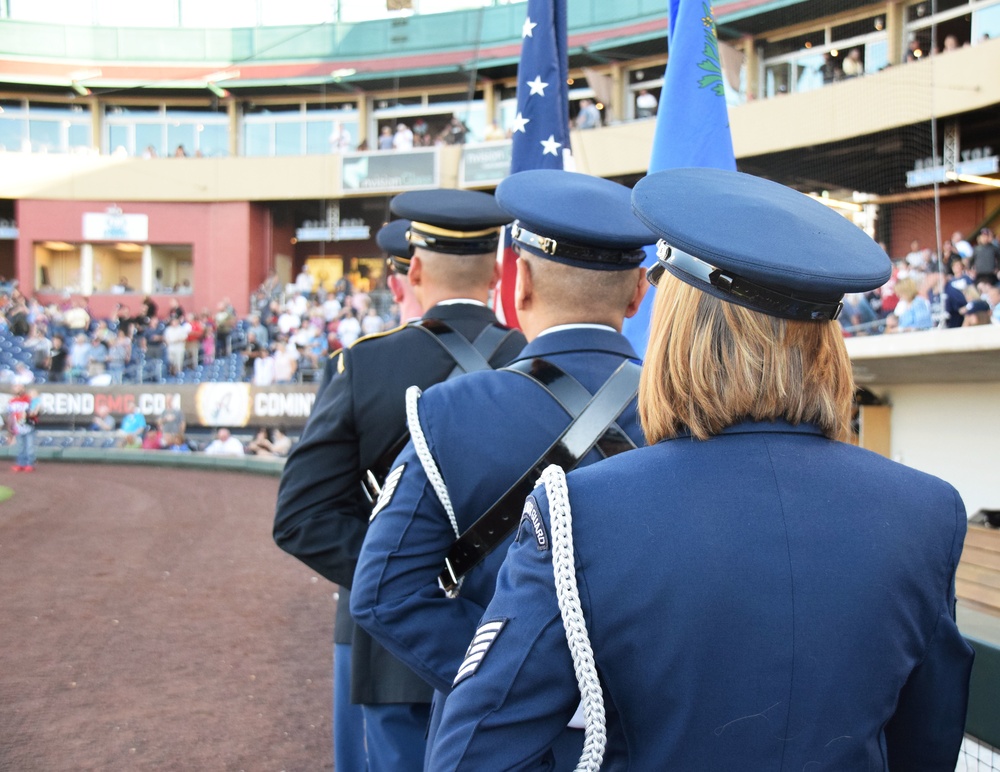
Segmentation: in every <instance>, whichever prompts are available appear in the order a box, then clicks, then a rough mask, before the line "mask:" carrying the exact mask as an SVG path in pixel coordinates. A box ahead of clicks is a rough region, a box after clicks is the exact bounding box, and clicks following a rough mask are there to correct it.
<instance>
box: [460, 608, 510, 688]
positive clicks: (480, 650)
mask: <svg viewBox="0 0 1000 772" xmlns="http://www.w3.org/2000/svg"><path fill="white" fill-rule="evenodd" d="M505 624H507V620H506V619H497V620H495V621H493V622H484V623H483V624H481V625H480V626H479V629H478V630H476V634H475V635H474V636H473V638H472V643H470V644H469V650H468V651H466V652H465V660H464V661H463V662H462V666H461V667H460V668H459V669H458V674H457V675H456V676H455V681H454V683H452V687H455V686H458V684H459V683H460V682H461V681H464V680H465V679H466V678H468V677H469V676H471V675H472V674H474V673H475V672H476V671H477V670H478V669H479V665H480V664H482V661H483V658H484V657H485V656H486V652H488V651H489V650H490V646H492V645H493V641H495V640H496V639H497V636H498V635H500V631H501V630H503V627H504V625H505Z"/></svg>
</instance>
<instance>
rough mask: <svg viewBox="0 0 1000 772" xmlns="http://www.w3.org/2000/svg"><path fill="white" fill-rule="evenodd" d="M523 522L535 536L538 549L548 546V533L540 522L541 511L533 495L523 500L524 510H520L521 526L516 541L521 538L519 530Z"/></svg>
mask: <svg viewBox="0 0 1000 772" xmlns="http://www.w3.org/2000/svg"><path fill="white" fill-rule="evenodd" d="M525 523H528V525H529V527H530V528H531V532H532V533H533V534H534V536H535V542H536V543H537V544H538V551H539V552H545V550H547V549H548V548H549V535H548V533H546V531H545V524H544V523H542V513H541V511H539V509H538V502H537V501H535V497H534V496H528V498H527V499H526V500H525V502H524V511H523V512H521V528H519V529H518V531H517V537H516V540H517V541H520V540H521V530H522V529H523V528H524V524H525Z"/></svg>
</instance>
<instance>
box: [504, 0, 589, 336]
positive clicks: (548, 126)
mask: <svg viewBox="0 0 1000 772" xmlns="http://www.w3.org/2000/svg"><path fill="white" fill-rule="evenodd" d="M566 29H567V26H566V0H528V13H527V17H526V18H525V20H524V24H523V26H522V27H521V61H520V63H519V64H518V67H517V114H516V116H515V117H514V123H513V125H512V126H511V127H510V129H511V138H512V142H513V146H512V148H511V161H510V173H511V174H514V173H516V172H523V171H525V170H527V169H562V168H563V160H564V158H565V157H567V156H568V155H569V152H570V145H569V90H568V89H569V86H568V85H567V80H568V78H569V57H568V54H567V42H566V40H567V38H566V34H567V32H566ZM510 243H511V238H510V228H505V229H504V233H503V239H502V241H501V245H500V250H501V256H500V261H501V278H500V285H499V286H498V287H497V291H496V298H497V301H496V302H495V303H494V305H495V306H496V312H497V315H498V316H499V317H500V319H501V320H502V321H503V322H504V323H505V324H508V325H510V326H512V327H516V326H517V312H516V310H515V309H514V282H515V276H516V273H517V271H516V263H517V256H516V255H515V254H514V250H513V249H512V248H511V247H510Z"/></svg>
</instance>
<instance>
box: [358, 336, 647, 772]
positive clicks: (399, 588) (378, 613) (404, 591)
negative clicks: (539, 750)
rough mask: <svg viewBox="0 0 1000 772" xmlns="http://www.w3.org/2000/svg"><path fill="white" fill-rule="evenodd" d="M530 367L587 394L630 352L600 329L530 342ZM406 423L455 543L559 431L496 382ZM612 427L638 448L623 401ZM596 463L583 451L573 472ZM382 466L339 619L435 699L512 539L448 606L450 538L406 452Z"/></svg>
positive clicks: (464, 385) (514, 376) (512, 389)
mask: <svg viewBox="0 0 1000 772" xmlns="http://www.w3.org/2000/svg"><path fill="white" fill-rule="evenodd" d="M535 357H543V358H544V359H545V360H546V361H548V362H550V363H552V364H554V365H556V366H557V367H559V368H560V369H561V370H563V371H564V372H566V373H568V374H569V375H571V376H573V377H574V378H575V379H576V380H577V381H579V382H580V384H581V385H583V386H584V387H585V388H586V389H587V390H588V391H590V393H591V394H593V393H595V392H596V391H597V390H598V389H599V388H600V387H601V386H602V385H603V384H604V382H605V381H606V380H607V378H608V377H609V376H610V375H611V374H612V373H613V372H614V371H615V369H616V368H618V367H619V366H620V365H621V364H622V362H623V360H626V359H632V360H634V359H636V355H635V352H634V350H633V349H632V346H631V344H629V342H628V341H627V340H626V339H625V338H624V336H622V335H620V334H618V333H617V332H614V331H613V330H611V329H610V328H601V329H598V328H575V329H566V330H554V331H553V332H551V333H548V334H544V335H541V336H539V337H538V338H536V339H535V340H533V341H532V342H531V343H529V344H528V345H527V346H526V347H525V349H524V351H523V352H522V353H521V356H520V357H518V360H531V359H533V358H535ZM418 411H419V417H420V425H421V427H423V430H424V433H425V435H426V437H427V443H428V446H429V448H430V451H431V454H432V455H433V456H434V458H435V460H436V461H437V465H438V468H439V469H440V471H441V474H442V476H443V478H444V482H445V483H446V485H447V487H448V491H449V495H450V498H451V502H452V506H453V508H454V511H455V514H456V518H457V521H458V527H459V530H460V531H462V532H464V531H465V530H466V529H467V528H468V527H469V526H470V525H472V523H474V522H475V521H476V520H477V519H478V518H479V516H480V515H482V514H483V513H484V512H485V511H486V510H487V509H488V508H489V507H490V506H491V505H492V504H493V503H494V502H495V501H496V500H497V499H499V498H500V497H501V496H502V495H503V494H504V493H505V492H506V491H507V489H508V488H510V486H511V485H513V484H514V483H515V482H516V481H517V480H518V479H519V478H520V477H521V475H522V474H524V473H525V472H527V471H528V470H529V469H530V468H531V467H532V465H533V464H534V463H535V462H536V461H538V459H539V457H540V456H541V455H542V454H543V453H544V452H545V450H546V449H547V448H548V447H549V446H550V445H551V444H552V442H553V441H554V440H555V439H556V438H557V437H558V436H559V435H560V433H561V432H562V431H563V430H564V429H565V428H566V427H567V426H568V425H569V423H570V420H571V419H570V417H569V415H568V414H567V413H566V411H565V410H563V409H562V408H561V407H560V406H559V405H558V403H556V402H555V400H554V399H553V398H552V396H551V395H549V394H548V393H547V392H546V391H545V390H543V389H542V388H540V387H539V385H538V384H536V383H533V382H532V381H530V380H529V379H528V378H525V377H524V376H523V375H520V374H519V373H513V372H505V371H503V370H501V371H497V372H478V373H472V374H470V375H467V376H463V377H462V378H459V379H458V380H455V381H450V382H448V383H444V384H440V385H438V386H435V387H433V388H431V389H428V390H427V391H426V392H425V393H424V394H423V395H422V397H421V398H420V401H419V403H418ZM618 425H619V426H620V427H621V428H622V429H623V430H624V431H625V432H626V433H628V434H629V436H630V437H631V438H632V439H633V441H634V442H635V443H636V444H637V445H640V446H641V445H643V444H644V439H643V436H642V433H641V430H640V428H639V426H638V420H637V417H636V413H635V400H632V402H631V403H630V404H629V405H628V406H627V407H626V408H625V410H624V411H623V412H622V414H621V415H620V417H619V420H618ZM626 455H629V454H626ZM599 458H601V456H600V454H599V453H598V452H597V451H595V450H591V451H590V453H589V454H588V455H587V456H586V457H585V458H584V459H583V461H582V463H593V462H594V461H596V460H598V459H599ZM393 466H394V469H399V468H400V467H403V472H402V476H401V477H400V479H399V484H398V486H397V487H396V489H395V492H394V494H393V496H392V498H391V500H390V501H389V502H388V503H387V504H386V505H385V506H384V507H383V508H381V509H380V511H379V512H378V514H377V515H376V516H375V518H374V519H373V520H372V523H371V525H370V527H369V531H368V538H367V539H366V541H365V545H364V548H363V549H362V551H361V558H360V560H359V563H358V569H357V572H356V574H355V579H354V582H355V583H354V591H353V593H352V596H351V611H352V613H353V615H354V617H355V620H356V621H357V622H358V624H359V625H361V626H362V627H364V628H366V629H367V630H368V631H369V632H370V633H371V634H372V635H373V636H374V637H375V638H376V639H377V640H378V641H380V642H381V643H382V644H383V645H385V647H386V648H388V649H389V650H390V651H391V652H393V653H394V654H395V655H396V656H397V657H399V658H400V659H401V660H402V661H403V662H405V663H406V664H407V665H409V666H410V667H411V668H413V670H414V671H415V672H416V673H419V674H420V675H421V676H422V677H423V678H424V679H425V680H426V681H427V683H429V684H431V685H433V686H434V688H435V689H437V690H438V691H440V692H442V693H445V694H446V693H447V692H448V691H450V689H451V684H452V681H453V679H454V678H455V674H456V672H457V671H458V666H459V665H460V664H461V662H462V657H463V655H464V654H465V650H466V648H467V647H468V645H469V641H471V640H472V636H473V633H474V632H475V630H476V624H477V623H478V621H479V619H480V617H481V616H482V614H483V611H484V610H485V608H486V605H487V604H488V603H489V601H490V599H491V598H492V597H493V589H494V584H495V581H496V575H497V571H498V570H499V568H500V564H501V563H502V562H503V559H504V555H505V554H506V552H507V547H508V545H509V544H510V542H511V541H513V538H514V537H513V534H511V535H510V536H508V537H507V539H506V540H505V541H504V542H503V543H501V544H500V545H499V546H498V547H497V548H496V549H495V550H494V551H493V552H492V553H491V554H490V555H489V556H488V557H486V558H485V559H484V560H483V561H482V562H481V563H479V564H478V565H477V566H475V567H474V568H473V569H472V570H471V571H470V572H469V573H468V574H467V575H466V578H465V581H464V584H463V585H462V588H461V592H460V595H459V597H458V598H455V599H450V598H447V597H446V596H445V594H444V592H443V591H442V590H441V589H440V588H439V587H438V583H437V577H438V574H439V573H441V571H442V570H443V569H444V559H445V556H446V555H447V554H448V550H449V548H450V547H451V545H452V543H453V542H454V541H455V532H454V530H453V529H452V527H451V524H450V522H449V520H448V517H447V514H446V513H445V510H444V508H443V507H442V506H441V503H440V501H439V500H438V498H437V496H436V494H435V493H434V491H433V489H432V488H431V486H430V483H429V482H428V479H427V476H426V474H425V472H424V469H423V467H422V466H421V463H420V460H419V459H418V458H417V455H416V452H415V450H414V446H413V442H412V441H411V442H410V443H409V444H408V445H407V447H406V449H405V450H404V451H403V452H402V453H401V454H400V456H399V457H398V458H397V459H396V462H395V464H394V465H393ZM381 504H382V502H380V505H381ZM567 720H568V717H567ZM563 725H564V726H565V722H564V724H563ZM484 768H486V767H484Z"/></svg>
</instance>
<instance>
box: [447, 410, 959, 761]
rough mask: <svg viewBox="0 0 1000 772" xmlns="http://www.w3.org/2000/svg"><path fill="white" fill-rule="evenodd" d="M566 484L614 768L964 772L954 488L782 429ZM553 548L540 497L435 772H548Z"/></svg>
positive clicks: (566, 687) (680, 442)
mask: <svg viewBox="0 0 1000 772" xmlns="http://www.w3.org/2000/svg"><path fill="white" fill-rule="evenodd" d="M567 479H568V489H569V502H570V506H571V509H572V523H573V525H572V532H573V539H574V542H575V560H576V573H577V578H578V582H579V587H580V598H581V603H582V609H583V612H584V616H585V618H586V621H587V627H588V629H589V631H590V638H591V641H592V644H593V649H594V655H595V659H596V666H597V670H598V672H599V675H600V678H601V683H602V686H603V692H604V700H605V708H606V710H607V728H608V747H607V751H606V754H605V763H604V766H603V767H602V769H608V770H621V769H632V770H643V771H645V770H674V769H676V770H684V772H697V771H698V770H706V772H708V771H711V772H726V771H728V770H755V771H757V770H775V771H778V770H781V771H785V770H787V771H788V772H793V771H794V772H801V771H802V770H808V771H809V772H813V770H815V771H816V772H819V771H820V770H831V771H833V770H836V771H837V772H841V771H843V770H892V771H893V772H898V771H899V770H904V771H905V770H934V771H938V770H940V771H941V772H944V770H948V772H951V770H954V768H955V762H956V758H957V755H958V751H959V746H960V744H961V740H962V733H963V727H964V724H965V706H966V698H967V686H968V676H969V672H970V668H971V661H972V653H971V650H970V648H969V646H968V645H967V644H966V643H965V641H964V639H963V638H962V637H961V635H960V634H959V632H958V630H957V628H956V626H955V622H954V617H953V614H954V575H955V568H956V564H957V562H958V559H959V556H960V554H961V550H962V542H963V539H964V536H965V528H966V513H965V508H964V506H963V504H962V501H961V499H960V497H959V496H958V494H957V492H956V491H955V490H954V489H953V488H952V487H951V486H950V485H948V484H947V483H944V482H942V481H941V480H938V479H937V478H934V477H931V476H929V475H926V474H923V473H921V472H917V471H915V470H913V469H909V468H907V467H904V466H901V465H898V464H895V463H893V462H891V461H889V460H887V459H885V458H882V457H880V456H876V455H874V454H872V453H869V452H867V451H865V450H861V449H859V448H856V447H853V446H851V445H846V444H842V443H837V442H833V441H830V440H828V439H826V438H824V437H823V436H822V435H821V434H820V433H819V432H818V431H817V430H816V429H815V428H813V427H810V426H797V427H793V426H791V425H789V424H786V423H783V422H779V423H774V424H752V423H751V424H741V425H738V426H735V427H732V428H731V429H729V430H727V431H726V432H725V433H723V434H722V435H719V436H717V437H714V438H712V439H710V440H708V441H704V442H698V441H695V440H692V439H690V438H678V439H674V440H669V441H664V442H661V443H659V444H657V445H655V446H652V447H649V448H643V449H640V450H637V451H634V452H631V453H627V454H624V455H623V456H621V457H616V458H613V459H610V460H608V461H605V462H602V463H600V464H598V465H595V466H593V467H590V468H588V469H582V470H579V471H577V472H574V473H571V474H569V475H568V477H567ZM533 502H535V503H534V504H533ZM536 506H537V509H535V507H536ZM533 510H534V511H533ZM539 514H540V516H541V519H540V521H539V522H540V523H541V530H536V528H535V527H534V526H533V524H532V522H531V520H532V519H534V520H536V521H538V515H539ZM550 535H551V529H550V525H549V510H548V502H547V500H546V497H545V493H544V488H538V489H536V491H535V493H534V494H532V496H531V497H530V498H529V499H528V502H527V504H526V507H525V518H523V519H522V524H521V529H520V530H519V532H518V536H517V541H516V542H515V544H514V545H513V546H512V547H511V550H510V551H509V553H508V556H507V561H506V563H505V564H504V567H503V569H502V570H501V572H500V576H499V578H498V582H497V591H496V594H495V596H494V598H493V601H492V603H491V604H490V606H489V607H488V609H487V610H486V614H485V615H484V618H483V624H484V625H485V624H487V623H490V622H494V623H497V624H496V625H494V628H493V629H496V627H498V626H500V624H501V623H502V627H501V628H500V631H499V633H498V634H496V635H495V638H494V639H493V642H492V645H491V646H490V648H489V650H488V651H487V652H486V654H485V655H484V656H483V657H482V660H481V662H480V663H479V666H478V669H476V670H475V672H474V673H473V674H472V675H470V676H469V677H467V678H465V679H464V680H462V681H461V682H460V683H459V684H458V685H457V686H456V687H455V689H454V690H453V691H452V693H451V695H450V696H449V698H448V701H447V703H446V704H445V710H444V716H443V719H442V721H443V723H442V728H441V731H440V732H439V734H438V735H437V742H436V743H435V745H434V747H433V748H432V750H431V764H430V767H429V769H433V770H445V769H447V770H454V769H470V770H472V769H475V770H480V769H534V768H538V766H537V765H538V761H539V759H541V757H542V754H543V752H544V750H545V748H546V747H547V746H548V745H549V744H550V743H551V742H552V741H553V738H555V737H556V735H557V734H558V733H559V731H560V729H561V728H562V726H564V725H565V722H566V720H567V719H568V718H569V716H570V714H571V713H572V712H573V709H574V707H575V705H576V703H577V700H578V699H579V695H578V693H577V690H576V682H575V678H574V674H573V666H572V663H571V659H570V654H569V652H568V649H567V643H566V635H565V633H564V631H563V626H562V623H561V620H560V615H559V609H558V608H557V605H556V597H555V594H554V590H553V568H552V561H551V555H552V551H551V547H550V546H549V543H550Z"/></svg>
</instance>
